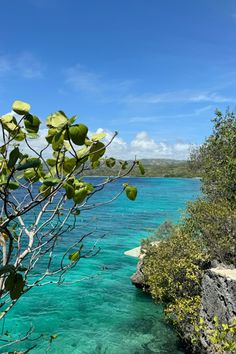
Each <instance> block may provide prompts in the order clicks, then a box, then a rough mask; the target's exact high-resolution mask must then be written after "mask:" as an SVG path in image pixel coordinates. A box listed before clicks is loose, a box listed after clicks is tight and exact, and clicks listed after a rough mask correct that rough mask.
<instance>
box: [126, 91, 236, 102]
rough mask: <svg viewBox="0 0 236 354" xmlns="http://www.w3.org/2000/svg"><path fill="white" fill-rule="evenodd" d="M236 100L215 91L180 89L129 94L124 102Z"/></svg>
mask: <svg viewBox="0 0 236 354" xmlns="http://www.w3.org/2000/svg"><path fill="white" fill-rule="evenodd" d="M233 101H235V99H234V98H232V97H227V96H224V95H221V94H219V93H217V92H214V91H196V92H195V91H194V90H179V91H170V92H165V93H159V94H153V93H151V94H142V95H129V96H127V97H125V98H124V102H126V103H128V104H133V103H136V104H137V103H145V104H158V103H174V102H175V103H178V102H184V103H187V102H189V103H200V102H209V103H226V102H233Z"/></svg>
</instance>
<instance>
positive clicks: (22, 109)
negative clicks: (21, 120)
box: [12, 100, 30, 115]
mask: <svg viewBox="0 0 236 354" xmlns="http://www.w3.org/2000/svg"><path fill="white" fill-rule="evenodd" d="M12 110H13V111H14V112H16V113H17V114H20V115H24V114H27V113H28V112H29V110H30V104H29V103H26V102H23V101H19V100H16V101H15V102H14V103H13V105H12Z"/></svg>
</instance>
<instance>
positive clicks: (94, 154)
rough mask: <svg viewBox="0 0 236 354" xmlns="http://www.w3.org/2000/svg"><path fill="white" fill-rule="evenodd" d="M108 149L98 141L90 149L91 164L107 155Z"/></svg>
mask: <svg viewBox="0 0 236 354" xmlns="http://www.w3.org/2000/svg"><path fill="white" fill-rule="evenodd" d="M105 151H106V147H105V145H104V144H103V143H101V142H100V141H98V142H97V143H95V144H93V145H92V146H91V148H90V153H89V158H90V160H91V162H95V161H97V160H99V159H100V157H102V156H103V155H104V154H105Z"/></svg>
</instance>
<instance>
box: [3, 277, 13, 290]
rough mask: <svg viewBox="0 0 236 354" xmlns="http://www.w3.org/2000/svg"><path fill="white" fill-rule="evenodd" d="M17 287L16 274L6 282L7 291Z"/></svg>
mask: <svg viewBox="0 0 236 354" xmlns="http://www.w3.org/2000/svg"><path fill="white" fill-rule="evenodd" d="M14 285H15V274H14V273H10V274H9V275H8V277H7V279H6V281H5V290H6V291H10V290H12V289H13V288H14Z"/></svg>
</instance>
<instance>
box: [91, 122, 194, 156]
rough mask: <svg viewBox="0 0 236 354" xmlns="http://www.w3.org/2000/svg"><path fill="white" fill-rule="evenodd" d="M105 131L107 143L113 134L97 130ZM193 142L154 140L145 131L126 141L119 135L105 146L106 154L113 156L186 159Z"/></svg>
mask: <svg viewBox="0 0 236 354" xmlns="http://www.w3.org/2000/svg"><path fill="white" fill-rule="evenodd" d="M103 131H104V132H105V133H107V136H106V139H105V140H104V141H105V143H108V142H109V141H110V140H111V138H112V136H113V134H112V132H110V131H106V130H103V129H102V128H100V129H98V130H97V132H99V133H101V132H103ZM194 146H195V145H194V144H190V143H188V142H176V143H174V144H171V143H168V142H164V141H159V142H157V141H155V140H154V139H153V138H151V137H150V136H149V135H148V133H147V132H145V131H142V132H138V133H137V134H136V136H135V138H134V139H133V140H131V142H129V143H128V142H126V141H124V140H123V139H122V138H120V137H115V139H114V140H113V142H112V143H111V145H109V146H108V148H107V155H108V156H113V157H115V158H120V159H125V160H132V159H134V158H135V156H136V157H137V158H138V159H144V158H153V159H155V158H156V159H159V158H169V159H177V160H181V159H186V158H188V156H189V153H190V150H191V149H192V148H193V147H194Z"/></svg>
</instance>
